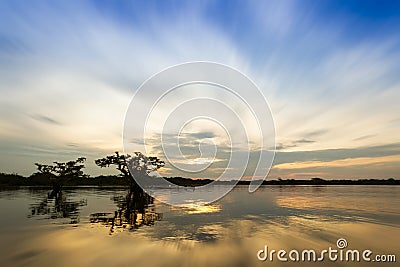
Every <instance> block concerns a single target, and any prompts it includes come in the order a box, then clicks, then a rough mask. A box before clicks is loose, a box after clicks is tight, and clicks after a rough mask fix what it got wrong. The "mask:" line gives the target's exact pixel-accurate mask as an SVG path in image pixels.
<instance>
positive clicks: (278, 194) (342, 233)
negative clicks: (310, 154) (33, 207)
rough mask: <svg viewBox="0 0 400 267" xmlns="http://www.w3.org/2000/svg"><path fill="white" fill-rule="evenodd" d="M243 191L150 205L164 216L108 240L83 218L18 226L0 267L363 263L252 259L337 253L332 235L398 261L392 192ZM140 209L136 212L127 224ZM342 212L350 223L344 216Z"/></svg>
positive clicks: (103, 228) (5, 240)
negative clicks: (264, 252) (274, 253)
mask: <svg viewBox="0 0 400 267" xmlns="http://www.w3.org/2000/svg"><path fill="white" fill-rule="evenodd" d="M246 189H247V188H246ZM246 189H240V188H239V189H237V190H235V191H233V192H232V193H231V194H230V195H229V196H228V197H226V198H224V199H222V200H221V201H219V202H216V203H212V204H211V205H201V203H194V202H193V203H188V205H186V206H185V207H183V208H182V207H180V208H176V207H170V206H167V205H163V204H160V203H158V202H157V203H154V205H153V204H152V205H150V206H149V207H148V208H149V210H145V211H146V212H157V213H161V214H163V216H162V217H160V220H154V224H153V223H152V224H144V225H142V226H141V227H137V228H132V230H128V228H126V229H125V228H121V231H116V232H115V234H113V235H109V232H110V230H109V228H110V227H109V225H104V224H102V223H90V216H89V215H87V216H86V215H85V216H86V217H85V216H83V215H82V217H81V222H80V223H78V224H73V225H71V224H62V225H59V224H56V223H45V224H43V223H42V224H24V225H23V226H22V227H20V228H18V229H17V228H16V229H17V230H15V229H14V230H12V231H1V229H0V231H1V233H2V234H1V237H2V239H1V240H0V241H1V242H0V249H1V251H2V256H1V257H0V266H7V267H13V266H30V267H37V266H38V267H39V266H45V267H46V266H57V267H64V266H65V267H66V266H68V267H70V266H96V267H103V266H104V267H110V266H136V265H143V266H155V267H156V266H171V267H172V266H173V267H179V266H185V267H186V266H199V267H200V266H210V267H213V266H216V267H224V266H243V267H245V266H249V267H251V266H292V265H295V266H348V265H351V266H365V263H363V262H360V263H347V262H330V261H328V260H326V261H324V262H322V263H321V262H307V263H290V262H289V263H288V262H286V263H284V262H279V261H277V260H275V261H273V262H269V261H267V262H260V261H259V260H258V259H257V251H259V250H260V249H263V248H264V246H265V245H268V247H269V248H270V249H275V250H280V249H285V250H287V251H289V250H292V249H297V250H299V251H301V250H304V249H314V250H316V251H321V250H323V249H328V247H333V248H336V241H337V239H339V238H345V239H346V240H347V242H348V247H349V248H350V249H359V250H365V249H370V250H372V251H373V253H375V254H396V256H397V257H399V256H400V254H399V252H400V242H399V241H398V240H400V227H399V220H398V215H399V206H398V205H397V201H398V200H397V197H396V196H397V192H398V191H390V190H389V191H388V192H389V193H390V194H391V195H390V196H391V197H387V196H388V195H385V194H382V193H376V194H372V193H370V194H369V196H370V198H368V197H367V196H364V193H362V194H358V195H355V194H354V193H353V192H350V193H349V192H348V191H349V190H350V189H348V188H346V189H318V190H319V191H313V190H316V189H315V188H300V189H294V188H272V189H269V188H263V189H262V190H260V191H258V192H256V193H255V194H253V195H250V196H249V195H248V193H247V191H246ZM324 190H325V191H324ZM330 190H339V191H340V192H341V193H340V192H339V193H340V194H339V193H337V192H336V191H333V192H331V191H330ZM329 192H331V193H329ZM389 193H388V194H389ZM393 193H394V194H393ZM95 196H96V197H97V194H95ZM104 199H108V200H109V199H110V197H109V196H108V195H106V196H105V197H104ZM117 199H119V198H117ZM125 199H126V198H125ZM357 199H358V200H357ZM113 200H115V198H113ZM97 201H98V200H97ZM358 202H359V203H358ZM94 203H97V202H94ZM118 203H120V202H118ZM91 204H92V205H94V204H93V202H91V201H90V200H89V201H88V206H84V207H83V209H86V208H88V209H89V210H90V212H87V213H86V214H93V213H92V212H93V211H92V210H91V209H92V208H91V206H90V205H91ZM378 206H380V210H379V208H378ZM111 208H113V206H111ZM94 210H98V209H97V207H96V208H94ZM111 210H112V209H111ZM123 210H125V209H123ZM349 211H352V212H349ZM355 211H357V212H355ZM361 211H362V212H368V213H373V214H381V215H382V217H381V220H380V221H379V220H375V221H374V220H358V219H357V218H356V216H362V212H361ZM146 212H144V213H143V212H142V213H138V217H137V218H136V219H135V220H134V222H136V220H137V219H140V220H141V219H143V218H144V217H141V216H143V215H146V214H147V213H146ZM346 212H347V213H346ZM342 213H346V216H349V218H348V219H344V217H343V215H340V214H342ZM105 214H106V215H107V216H108V217H107V218H114V217H113V216H112V214H109V213H105ZM393 214H397V217H396V216H394V215H393ZM106 215H104V216H106ZM337 216H340V218H341V219H336V217H337ZM368 216H369V215H368ZM385 216H392V217H391V218H395V220H394V223H393V222H392V223H387V219H386V217H385ZM115 218H116V220H117V219H118V217H115ZM371 218H372V217H371ZM85 220H86V221H85ZM396 220H397V221H396ZM115 223H116V224H117V221H115ZM130 225H135V223H132V222H131V223H130ZM10 229H11V228H10ZM368 266H397V265H396V263H385V264H377V263H375V264H374V263H369V264H368Z"/></svg>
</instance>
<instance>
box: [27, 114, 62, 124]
mask: <svg viewBox="0 0 400 267" xmlns="http://www.w3.org/2000/svg"><path fill="white" fill-rule="evenodd" d="M30 117H31V118H32V119H34V120H36V121H39V122H44V123H48V124H53V125H62V123H61V122H59V121H57V120H55V119H53V118H50V117H48V116H45V115H40V114H35V115H31V116H30Z"/></svg>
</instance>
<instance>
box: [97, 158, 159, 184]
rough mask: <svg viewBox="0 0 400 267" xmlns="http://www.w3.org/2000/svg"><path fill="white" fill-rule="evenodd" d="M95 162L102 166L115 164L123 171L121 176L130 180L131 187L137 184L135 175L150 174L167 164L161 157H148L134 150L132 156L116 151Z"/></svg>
mask: <svg viewBox="0 0 400 267" xmlns="http://www.w3.org/2000/svg"><path fill="white" fill-rule="evenodd" d="M94 162H95V163H96V165H97V166H99V167H101V168H104V167H109V166H110V165H115V166H116V169H117V170H118V171H119V172H121V176H122V177H123V178H125V179H127V181H129V184H130V186H131V187H135V186H137V184H136V182H135V180H134V177H140V176H143V175H149V174H150V173H152V172H154V171H156V170H158V169H159V168H161V167H163V166H164V165H165V163H164V161H162V160H160V159H159V158H157V157H147V156H145V155H143V153H141V152H134V154H133V155H132V156H131V155H129V154H128V155H121V154H119V153H118V152H115V154H114V155H111V156H106V157H105V158H101V159H97V160H95V161H94Z"/></svg>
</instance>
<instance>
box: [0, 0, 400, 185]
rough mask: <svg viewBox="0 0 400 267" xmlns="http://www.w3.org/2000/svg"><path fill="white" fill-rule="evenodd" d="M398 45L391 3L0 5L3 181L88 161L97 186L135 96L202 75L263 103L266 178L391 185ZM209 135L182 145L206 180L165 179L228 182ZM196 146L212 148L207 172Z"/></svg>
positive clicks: (398, 21) (398, 140) (396, 140)
mask: <svg viewBox="0 0 400 267" xmlns="http://www.w3.org/2000/svg"><path fill="white" fill-rule="evenodd" d="M399 32H400V1H389V0H388V1H308V0H304V1H8V0H5V1H1V2H0V93H1V97H0V126H1V127H0V151H1V154H0V171H1V172H6V173H19V174H23V175H30V174H31V173H32V172H34V171H35V166H34V163H35V162H41V163H51V162H53V161H66V160H71V159H74V158H77V157H79V156H85V157H87V159H88V161H87V168H86V172H87V173H88V174H90V175H98V174H101V173H106V172H107V171H108V170H104V169H99V168H98V167H96V166H95V165H94V163H93V160H94V159H96V158H100V157H103V156H105V155H109V154H112V153H113V152H114V151H123V140H122V135H123V129H124V119H125V115H126V112H127V110H128V107H129V104H130V102H131V100H132V97H133V95H134V93H135V92H136V90H137V89H138V88H139V86H140V85H141V84H142V83H143V82H144V81H146V80H147V79H148V78H149V77H151V76H152V75H154V74H156V73H158V72H160V71H162V70H164V69H165V68H168V67H170V66H173V65H176V64H181V63H184V62H191V61H210V62H217V63H220V64H224V65H228V66H231V67H233V68H235V69H237V70H239V71H240V72H242V73H244V74H245V75H247V76H248V77H249V78H251V80H252V81H254V83H255V84H257V85H258V87H259V89H260V91H261V92H262V94H263V95H264V96H265V98H266V99H267V101H268V104H269V106H270V109H271V113H272V116H273V120H274V123H275V132H276V133H275V142H276V151H275V159H274V162H273V166H272V169H271V171H270V174H269V178H271V179H274V178H277V177H282V178H294V179H298V178H310V177H323V178H328V179H356V178H389V177H395V178H400V137H399V134H398V133H399V130H400V105H399V104H398V102H399V99H400V75H399V73H400V35H399V34H398V33H399ZM190 90H193V89H190V88H188V90H187V92H189V93H188V94H189V95H190V94H191V93H190V92H194V91H195V90H194V91H190ZM198 91H201V92H202V93H204V92H206V91H207V90H206V89H201V88H200V89H198ZM149 93H151V92H149ZM193 94H195V93H193ZM167 104H168V103H167ZM160 112H161V111H160ZM178 117H179V115H178ZM208 123H209V122H198V125H192V128H191V129H188V131H187V132H183V133H182V138H181V140H182V142H183V148H185V147H186V148H187V149H188V150H187V151H186V153H187V154H188V157H187V162H186V163H185V164H189V165H190V164H194V165H195V164H200V165H201V164H206V165H207V164H211V165H210V166H209V168H208V169H207V170H206V171H204V172H199V173H184V172H182V171H179V170H177V169H176V168H174V167H173V166H172V165H171V164H169V163H168V162H167V165H166V167H165V168H164V170H162V171H161V174H162V175H166V176H176V175H181V176H185V177H194V178H204V177H207V178H215V177H217V176H218V173H220V172H221V170H223V169H224V168H226V166H227V159H228V158H229V152H230V150H229V148H232V147H230V145H229V144H227V143H226V142H225V141H226V140H225V139H224V138H222V137H221V136H223V134H224V132H223V131H222V130H221V129H222V128H218V127H215V125H214V126H209V125H208ZM138 138H140V137H138ZM199 143H202V144H204V143H205V144H212V145H213V146H217V149H218V147H219V148H220V149H219V150H217V152H216V154H215V157H214V158H212V160H211V161H210V162H208V161H207V160H208V158H204V157H199V156H198V145H199ZM150 146H151V149H150V150H149V151H150V152H151V153H152V155H156V156H159V157H161V158H163V151H162V147H161V146H159V145H157V144H156V143H152V144H150ZM182 151H183V150H182ZM196 151H197V152H196ZM195 152H196V153H195ZM256 153H257V151H251V153H250V154H251V155H252V156H254V154H256ZM252 156H251V157H250V162H249V164H250V165H251V164H253V165H254V164H255V163H254V160H252ZM207 166H208V165H207ZM245 178H246V177H245Z"/></svg>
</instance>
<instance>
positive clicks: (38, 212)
mask: <svg viewBox="0 0 400 267" xmlns="http://www.w3.org/2000/svg"><path fill="white" fill-rule="evenodd" d="M86 205H87V200H86V199H81V200H78V201H75V200H71V199H69V197H68V194H66V193H64V192H63V191H61V190H52V191H51V192H49V193H48V194H47V196H46V197H45V198H44V199H43V200H42V201H40V202H39V203H34V204H31V205H30V214H29V215H28V218H31V217H34V216H43V217H44V218H46V219H59V218H64V219H70V223H71V224H76V223H78V222H79V209H80V207H82V206H86Z"/></svg>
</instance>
